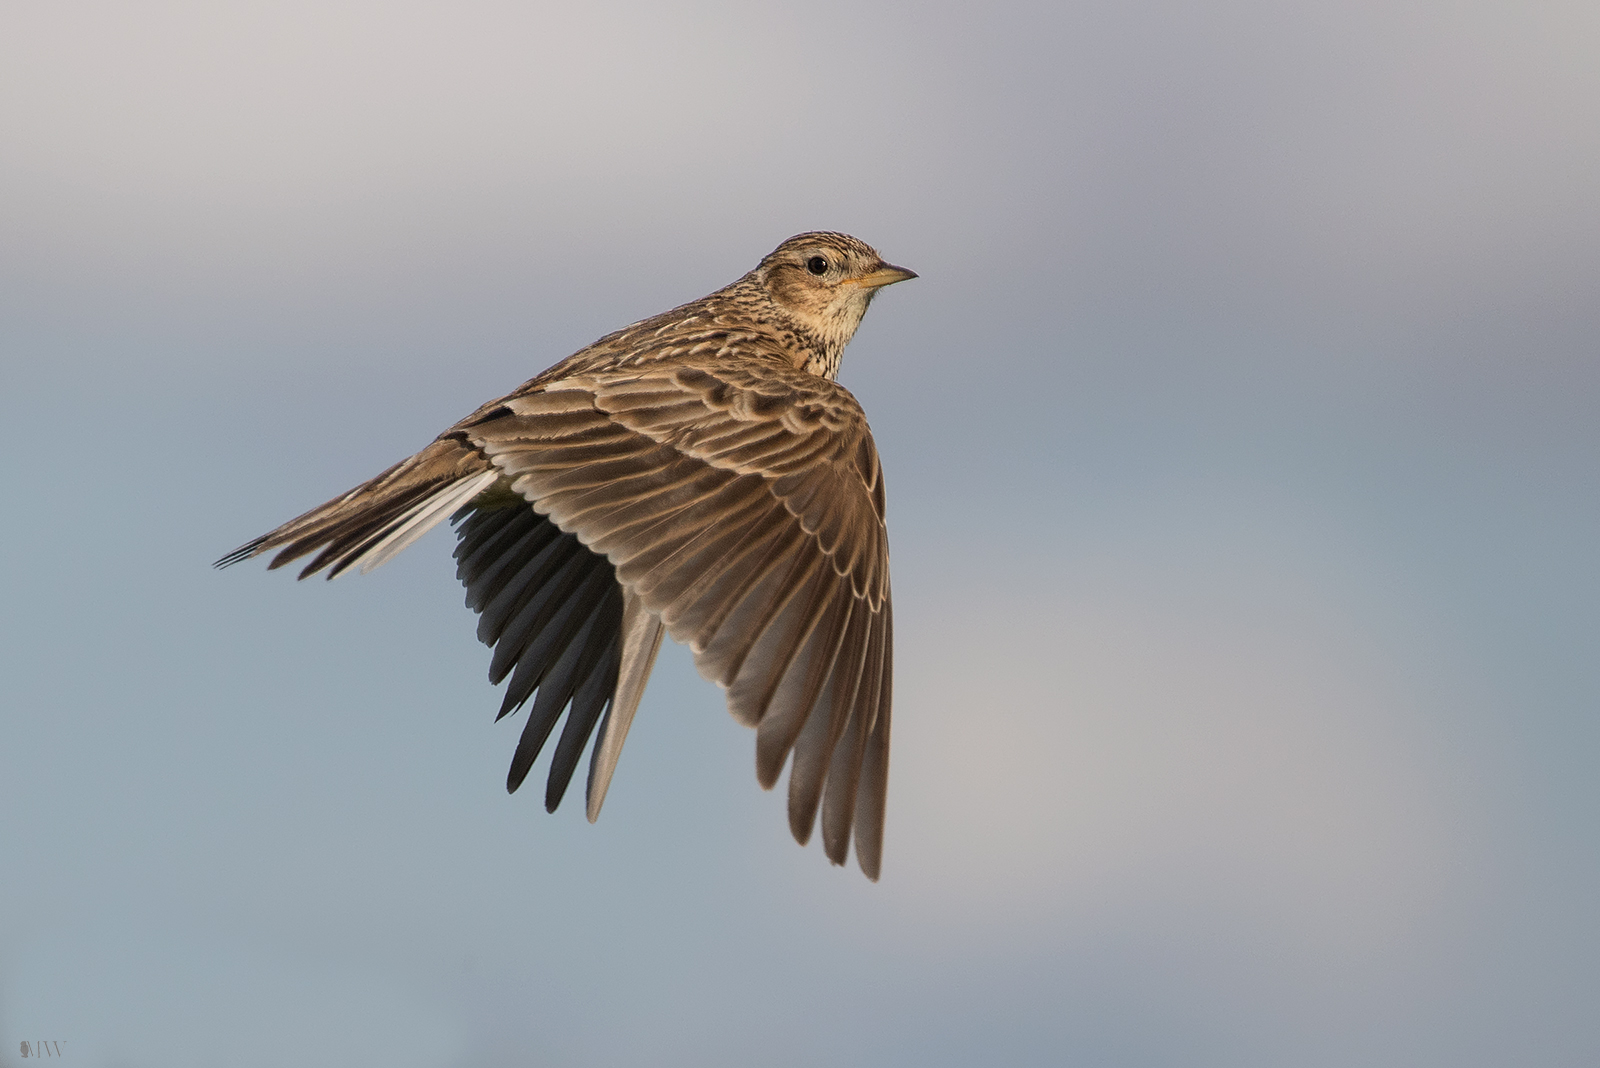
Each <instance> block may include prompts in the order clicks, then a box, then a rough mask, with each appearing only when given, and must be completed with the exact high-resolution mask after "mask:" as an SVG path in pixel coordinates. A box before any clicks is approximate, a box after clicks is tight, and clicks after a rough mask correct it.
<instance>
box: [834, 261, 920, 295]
mask: <svg viewBox="0 0 1600 1068" xmlns="http://www.w3.org/2000/svg"><path fill="white" fill-rule="evenodd" d="M916 276H917V272H916V271H908V270H906V269H905V268H904V267H896V266H895V265H894V264H892V263H885V264H881V265H880V266H879V267H878V269H877V270H876V271H873V272H872V273H871V274H864V275H862V276H861V277H860V278H847V279H845V281H847V282H849V283H850V284H851V285H854V286H861V287H862V288H864V289H882V288H883V287H884V286H892V285H894V284H895V283H896V282H904V281H905V280H906V279H907V278H915V277H916Z"/></svg>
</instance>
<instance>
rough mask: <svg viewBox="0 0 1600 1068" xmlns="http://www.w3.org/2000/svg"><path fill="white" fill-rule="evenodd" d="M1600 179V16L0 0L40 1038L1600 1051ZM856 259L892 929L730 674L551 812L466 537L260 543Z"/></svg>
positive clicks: (1540, 1055) (933, 1058)
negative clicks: (821, 233)
mask: <svg viewBox="0 0 1600 1068" xmlns="http://www.w3.org/2000/svg"><path fill="white" fill-rule="evenodd" d="M1597 189H1600V8H1596V6H1595V5H1594V4H1593V3H1592V2H1580V0H1573V2H1545V3H1540V4H1536V5H1534V4H1522V5H1518V4H1507V3H1461V4H1441V3H1427V2H1423V0H1384V2H1381V3H1380V2H1376V0H1372V2H1367V0H1356V2H1350V3H1344V4H1339V5H1323V6H1321V7H1317V6H1315V5H1304V4H1294V3H1288V2H1285V0H1221V2H1217V3H1212V4H1204V5H1200V4H1191V3H1183V2H1180V0H1149V2H1142V3H1126V2H1110V0H1095V2H1090V3H1082V4H1075V5H1070V6H1062V5H1055V4H1022V3H1015V4H1006V3H1000V4H993V5H988V6H984V7H982V8H981V9H980V7H979V6H978V5H963V4H920V5H910V4H903V5H895V4H844V3H830V2H821V3H813V4H810V5H784V6H783V7H781V8H779V7H777V6H772V7H767V6H763V5H749V4H712V3H707V4H680V5H675V6H673V7H671V8H670V9H669V8H662V7H660V6H656V5H645V4H617V5H610V6H604V7H602V6H598V5H593V6H589V7H585V6H583V5H540V4H508V3H491V2H471V0H469V2H465V3H458V4H453V5H424V4H414V3H393V2H386V3H382V4H379V3H338V2H335V3H328V2H318V3H305V2H286V3H278V4H266V3H257V2H249V3H240V4H229V5H216V4H201V3H176V2H168V3H163V2H152V3H143V4H138V5H133V4H115V3H107V2H84V3H70V2H65V3H53V4H48V5H47V4H13V5H10V6H9V7H8V8H7V9H6V11H5V12H4V14H3V15H0V444H3V447H4V449H5V455H7V456H9V457H11V463H10V464H8V465H7V467H6V470H5V473H4V475H3V476H0V477H3V482H0V486H3V490H4V492H3V499H4V500H5V502H6V504H5V506H4V507H3V508H0V545H3V546H4V548H5V552H4V555H3V561H0V603H3V604H4V605H5V610H4V612H3V613H0V757H3V759H4V765H5V770H4V772H3V773H0V813H3V815H0V869H3V870H4V872H5V875H4V877H3V878H0V1064H9V1063H12V1062H13V1061H15V1060H16V1059H17V1057H18V1054H19V1050H20V1043H21V1042H23V1041H30V1042H37V1041H46V1040H48V1041H59V1042H61V1043H62V1047H63V1048H64V1049H65V1051H66V1055H67V1056H70V1057H71V1058H72V1059H73V1060H75V1061H76V1062H77V1063H80V1064H85V1065H95V1066H106V1068H143V1066H151V1068H188V1066H194V1068H201V1066H211V1065H217V1064H233V1065H243V1066H251V1065H263V1066H265V1065H280V1064H285V1063H293V1064H298V1065H306V1066H318V1065H329V1066H333V1065H346V1064H359V1063H373V1064H376V1063H382V1064H388V1065H395V1066H399V1068H411V1066H416V1068H433V1066H449V1068H501V1066H513V1065H535V1064H537V1065H574V1066H605V1065H616V1064H642V1063H648V1064H653V1065H684V1066H690V1065H693V1066H703V1065H724V1064H728V1065H793V1066H796V1068H799V1066H812V1065H818V1064H827V1065H871V1066H900V1065H903V1066H913V1065H914V1066H917V1068H924V1066H940V1065H951V1066H954V1065H968V1064H974V1063H999V1064H1015V1065H1058V1064H1072V1065H1084V1066H1107V1068H1111V1066H1116V1068H1145V1066H1149V1068H1165V1066H1179V1065H1182V1066H1184V1068H1196V1066H1198V1068H1255V1066H1259V1068H1283V1066H1295V1068H1302V1066H1304V1068H1343V1066H1347V1065H1351V1064H1363V1065H1393V1066H1397V1068H1399V1066H1405V1068H1414V1066H1434V1065H1437V1066H1441V1068H1442V1066H1450V1068H1462V1066H1480V1065H1481V1066H1485V1068H1488V1066H1499V1065H1504V1064H1508V1063H1516V1064H1519V1065H1537V1066H1545V1065H1549V1066H1558V1065H1574V1064H1589V1063H1594V1062H1596V1061H1597V1060H1600V1017H1597V1014H1596V1013H1595V1011H1594V1004H1595V1000H1596V998H1595V994H1596V991H1597V990H1600V909H1597V908H1596V907H1595V903H1596V901H1597V900H1600V778H1597V777H1596V775H1595V773H1594V769H1595V767H1596V765H1597V762H1600V607H1597V606H1600V566H1597V546H1600V197H1597V196H1596V192H1595V191H1596V190H1597ZM821 228H826V229H840V230H846V231H849V232H852V233H855V234H856V235H858V236H860V237H862V238H863V239H865V240H867V241H869V242H871V243H872V244H874V245H876V246H877V247H878V248H879V249H880V250H881V251H882V252H883V253H884V255H885V256H886V257H887V258H889V259H890V260H892V261H894V262H896V263H903V264H905V265H907V266H909V267H912V268H913V269H915V270H917V271H918V272H920V274H921V276H922V277H921V278H919V279H918V280H917V281H915V282H912V283H909V284H907V285H903V286H897V287H895V288H894V289H893V290H890V291H888V292H886V293H885V294H884V295H883V296H882V297H881V299H879V300H878V301H877V302H876V303H875V304H874V306H873V308H872V311H871V313H870V314H869V316H868V317H867V320H866V323H865V325H864V326H863V328H862V330H861V332H860V333H859V334H858V336H857V338H856V340H855V342H854V343H853V344H852V346H851V348H850V349H849V351H848V352H847V354H846V358H845V366H844V370H843V373H842V375H841V379H842V381H844V382H845V384H846V385H848V386H849V387H850V388H851V389H852V390H853V391H855V392H856V394H857V395H858V396H859V397H860V398H861V400H862V402H863V404H864V405H865V407H866V409H867V412H868V414H869V417H870V418H871V420H872V423H873V426H874V430H875V432H876V435H877V439H878V444H879V447H880V450H881V452H882V454H883V458H884V464H885V468H886V472H887V477H888V483H889V491H890V533H891V538H892V544H893V550H894V575H895V591H896V601H897V611H896V622H897V639H898V645H897V652H896V716H895V732H896V734H895V743H894V757H893V765H892V768H893V770H892V775H891V790H890V808H889V825H888V834H887V846H886V851H885V861H884V876H883V879H882V881H881V883H879V884H877V885H872V884H869V883H868V882H867V881H866V880H865V879H863V878H862V877H861V876H860V874H859V873H858V872H857V871H855V870H854V868H853V867H852V868H850V869H845V870H839V869H834V868H831V867H830V866H829V865H828V864H827V863H826V860H825V858H824V857H823V856H822V854H821V851H820V849H819V848H817V847H815V846H813V847H812V848H809V849H800V848H798V847H797V846H795V845H794V843H793V842H792V841H790V840H789V838H788V835H787V832H786V830H785V825H784V820H783V815H782V804H783V801H782V796H781V791H780V792H778V793H776V794H764V793H762V792H761V791H760V790H759V788H758V787H757V785H756V783H755V781H754V772H753V758H752V752H753V735H751V734H750V733H749V732H747V731H745V730H743V729H741V728H739V727H738V726H737V725H736V724H735V723H734V722H733V721H732V720H731V719H730V718H729V717H728V716H727V715H726V713H725V712H724V711H723V707H722V700H721V696H720V694H719V693H718V692H717V691H716V689H715V688H714V687H712V686H711V685H709V684H707V683H704V682H702V681H701V680H700V679H699V678H698V677H697V676H696V675H695V674H694V671H693V669H692V666H691V665H690V662H689V658H688V656H687V653H686V652H685V651H684V650H682V649H677V648H674V649H669V650H667V651H666V652H665V653H664V654H663V657H662V662H661V664H660V666H659V667H658V669H657V673H656V677H655V678H654V680H653V681H652V684H651V689H650V691H649V692H648V694H647V696H646V699H645V703H644V706H643V708H642V710H641V712H640V718H639V720H638V721H637V724H636V726H635V728H634V731H633V734H632V736H631V737H630V740H629V745H628V749H627V751H626V753H625V754H624V756H623V758H622V762H621V764H620V766H619V769H618V774H617V779H616V781H615V784H614V786H613V788H612V791H611V793H610V796H609V798H608V801H607V805H606V811H605V814H604V816H603V818H602V819H601V820H600V822H599V823H598V824H596V825H595V826H589V825H588V824H587V823H586V822H585V821H584V820H583V816H582V811H581V806H575V805H573V804H571V803H570V802H569V804H568V805H567V806H566V807H565V808H564V809H563V810H562V811H560V812H558V813H557V814H556V815H555V816H546V815H545V814H544V812H543V808H542V805H541V803H540V800H541V799H540V798H539V797H538V796H532V795H517V796H510V797H508V796H507V795H506V794H505V791H504V787H503V783H504V774H505V768H506V765H507V763H508V761H509V759H510V754H511V750H512V748H513V746H514V744H515V737H516V734H517V731H518V730H519V727H518V726H517V725H516V724H508V723H501V724H498V725H496V724H494V723H493V722H492V719H493V713H494V711H495V709H496V708H497V707H498V700H499V698H498V693H497V691H495V690H494V689H493V688H491V687H490V686H489V685H488V683H487V682H486V680H485V677H484V676H485V671H486V669H487V663H488V656H487V654H486V652H485V650H484V649H483V648H482V647H481V646H479V645H478V643H477V642H476V640H475V639H474V637H473V621H472V616H471V613H470V612H469V611H468V610H467V609H466V608H465V607H464V606H463V605H462V595H461V591H460V589H459V587H458V586H457V585H456V583H455V580H454V577H453V572H454V569H453V565H452V562H451V561H450V559H449V549H450V538H449V536H448V534H446V533H444V532H437V533H435V534H433V535H431V536H429V537H428V538H426V539H424V540H423V541H422V542H420V543H419V544H418V545H416V546H415V547H413V548H411V549H409V550H407V551H406V552H405V553H404V554H402V555H401V556H400V557H399V558H397V559H396V560H395V561H394V562H392V563H390V564H388V565H386V566H385V567H384V568H383V569H381V570H379V571H377V572H375V573H373V574H371V575H367V576H363V577H352V578H347V579H344V580H341V581H340V582H337V583H333V584H328V583H322V582H315V583H300V584H297V583H295V582H294V581H292V579H291V577H290V576H288V575H286V574H283V573H272V574H267V573H266V572H265V571H264V570H263V569H262V568H261V567H260V566H258V565H247V566H244V567H240V568H236V569H233V570H231V571H228V572H225V573H220V574H219V573H216V572H213V571H212V570H211V569H210V562H211V561H212V560H214V559H216V558H217V557H218V556H220V555H221V554H223V553H224V552H226V551H228V550H230V549H232V548H233V547H234V546H236V545H238V544H240V543H241V542H243V541H246V540H248V539H249V538H251V537H253V536H254V535H256V534H259V533H261V532H263V531H264V530H267V529H269V528H271V527H272V526H275V525H276V524H277V523H279V522H281V521H283V520H284V519H287V518H289V517H290V516H292V515H295V514H298V513H299V512H300V511H302V510H304V509H305V508H307V507H309V506H311V505H314V504H316V503H318V502H320V501H322V500H324V499H326V498H328V497H330V496H332V495H333V494H335V493H337V492H340V491H342V490H344V489H346V488H348V487H349V486H351V485H353V484H355V483H356V482H359V481H361V480H362V479H364V478H366V477H368V476H370V475H371V474H374V473H376V472H377V471H378V470H380V469H382V468H383V467H385V466H387V465H388V464H390V463H392V462H394V461H395V460H397V459H399V458H401V457H403V456H405V455H407V454H408V453H410V452H411V451H413V450H414V449H416V448H418V447H420V446H421V445H422V444H425V443H426V442H427V441H428V440H429V439H430V438H431V437H432V436H433V435H434V434H435V433H437V432H438V431H439V430H440V429H442V428H443V427H445V426H447V425H448V424H449V423H451V422H452V421H454V420H455V419H457V418H459V417H460V416H461V415H463V414H465V413H466V412H468V411H470V410H471V409H472V408H474V407H475V406H476V405H477V404H479V403H480V402H482V401H483V400H485V399H487V398H489V397H491V396H494V395H496V394H499V393H501V392H504V391H506V390H508V389H510V388H512V387H514V386H515V385H516V384H518V383H520V382H521V381H523V380H524V379H526V378H528V377H530V376H531V375H533V374H534V373H536V372H537V371H539V370H541V369H543V368H544V367H545V366H547V365H548V364H550V363H553V362H554V361H555V360H557V359H559V358H560V357H562V356H564V355H566V354H567V353H569V352H571V351H572V350H574V349H576V348H578V347H580V346H581V345H583V344H585V343H587V342H588V341H591V340H593V339H594V338H595V337H597V336H599V335H600V334H602V333H605V332H607V331H609V330H611V329H614V328H616V327H617V326H620V325H622V324H624V323H626V322H629V321H632V320H634V319H637V318H640V317H643V316H645V315H648V314H652V313H654V312H656V311H660V310H662V309H664V308H666V307H668V306H671V305H673V304H676V303H679V302H682V301H684V300H688V299H692V298H694V297H696V296H699V295H701V294H702V293H704V292H707V291H708V290H710V289H713V288H715V287H717V286H719V285H721V284H723V283H725V282H728V281H730V280H732V279H733V278H735V277H737V276H738V275H740V274H742V273H743V272H744V271H746V270H748V269H749V268H750V267H751V266H753V265H754V263H755V262H756V260H757V259H759V257H760V256H761V255H763V254H764V253H766V252H767V251H769V250H770V249H771V248H772V247H773V246H774V245H776V244H777V243H778V242H779V241H780V240H782V239H783V238H784V237H787V236H788V235H790V234H791V233H794V232H797V231H800V230H806V229H821ZM519 722H520V721H519ZM536 775H537V773H536ZM537 793H538V791H534V794H537ZM19 1063H20V1062H19ZM30 1063H31V1062H30ZM64 1063H65V1061H64Z"/></svg>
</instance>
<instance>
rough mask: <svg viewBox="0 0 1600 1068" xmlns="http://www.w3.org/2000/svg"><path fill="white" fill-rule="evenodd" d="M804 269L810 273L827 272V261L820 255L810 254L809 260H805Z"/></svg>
mask: <svg viewBox="0 0 1600 1068" xmlns="http://www.w3.org/2000/svg"><path fill="white" fill-rule="evenodd" d="M806 270H808V271H810V272H811V273H812V274H827V273H828V261H827V260H825V259H823V258H822V257H821V256H812V257H811V258H810V259H809V260H806Z"/></svg>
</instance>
